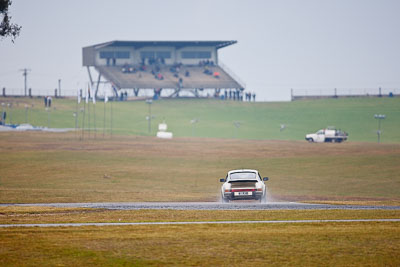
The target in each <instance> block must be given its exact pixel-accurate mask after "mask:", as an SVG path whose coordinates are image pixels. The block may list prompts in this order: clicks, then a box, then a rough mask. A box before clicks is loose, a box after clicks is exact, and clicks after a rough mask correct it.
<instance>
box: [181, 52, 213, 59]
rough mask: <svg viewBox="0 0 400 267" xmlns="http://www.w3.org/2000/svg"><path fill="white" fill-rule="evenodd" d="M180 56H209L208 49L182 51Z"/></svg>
mask: <svg viewBox="0 0 400 267" xmlns="http://www.w3.org/2000/svg"><path fill="white" fill-rule="evenodd" d="M181 55H182V58H211V52H210V51H182V54H181Z"/></svg>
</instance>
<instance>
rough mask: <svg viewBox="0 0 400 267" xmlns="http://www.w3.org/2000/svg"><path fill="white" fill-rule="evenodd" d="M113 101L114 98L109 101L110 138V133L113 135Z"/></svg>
mask: <svg viewBox="0 0 400 267" xmlns="http://www.w3.org/2000/svg"><path fill="white" fill-rule="evenodd" d="M113 102H114V99H113V100H112V101H111V116H110V117H111V125H110V131H111V138H112V135H113V132H112V131H113Z"/></svg>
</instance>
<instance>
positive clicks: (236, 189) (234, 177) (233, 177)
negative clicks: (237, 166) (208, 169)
mask: <svg viewBox="0 0 400 267" xmlns="http://www.w3.org/2000/svg"><path fill="white" fill-rule="evenodd" d="M264 181H268V177H264V178H262V179H261V176H260V174H259V173H258V171H257V170H249V169H244V170H232V171H229V172H228V174H227V175H226V178H225V179H220V182H221V183H224V184H223V185H222V186H221V199H222V202H224V203H226V202H229V201H230V200H237V199H254V200H258V201H260V202H266V200H267V190H266V189H267V188H266V185H265V184H264Z"/></svg>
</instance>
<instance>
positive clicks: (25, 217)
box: [0, 206, 400, 224]
mask: <svg viewBox="0 0 400 267" xmlns="http://www.w3.org/2000/svg"><path fill="white" fill-rule="evenodd" d="M388 218H400V211H399V210H106V209H87V208H52V207H33V206H31V207H13V206H8V207H0V224H17V223H86V222H160V221H169V222H176V221H230V220H234V221H256V220H329V219H388Z"/></svg>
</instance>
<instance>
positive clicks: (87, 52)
mask: <svg viewBox="0 0 400 267" xmlns="http://www.w3.org/2000/svg"><path fill="white" fill-rule="evenodd" d="M235 43H237V41H111V42H106V43H101V44H96V45H92V46H88V47H84V48H83V49H82V56H83V57H82V59H83V60H82V63H83V66H84V67H87V70H88V74H89V79H90V82H91V84H92V86H93V87H94V88H96V95H97V91H98V88H99V84H100V83H101V79H103V78H104V79H105V80H106V81H105V82H107V83H110V84H111V85H112V87H113V88H114V92H115V94H116V95H118V90H121V89H125V90H127V89H132V90H133V91H134V93H135V95H136V96H138V94H139V92H140V91H141V90H154V94H155V96H161V92H163V91H164V92H169V94H168V95H165V94H164V96H167V97H178V96H179V94H180V93H181V92H186V93H190V95H193V96H195V97H198V96H199V93H200V92H202V91H209V90H211V91H212V94H213V95H214V96H218V95H219V94H220V92H221V90H235V91H243V90H244V88H245V85H244V83H243V82H241V81H240V79H238V78H237V77H236V76H235V75H234V74H233V73H232V72H231V71H230V70H229V69H228V68H227V67H225V66H224V65H223V64H222V63H221V62H220V61H219V59H218V50H219V49H221V48H224V47H227V46H230V45H232V44H235ZM91 67H92V68H94V69H95V70H96V71H97V72H98V78H97V81H95V80H93V78H92V73H91Z"/></svg>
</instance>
